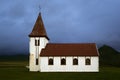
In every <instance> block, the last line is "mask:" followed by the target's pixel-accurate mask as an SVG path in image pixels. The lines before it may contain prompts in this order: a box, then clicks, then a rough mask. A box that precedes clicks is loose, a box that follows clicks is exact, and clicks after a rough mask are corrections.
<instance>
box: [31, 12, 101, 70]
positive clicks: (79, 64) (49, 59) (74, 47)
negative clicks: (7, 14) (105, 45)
mask: <svg viewBox="0 0 120 80" xmlns="http://www.w3.org/2000/svg"><path fill="white" fill-rule="evenodd" d="M29 39H30V41H29V51H30V52H29V53H30V56H29V71H34V72H38V71H39V72H99V53H98V49H97V46H96V44H95V43H49V37H48V36H47V33H46V30H45V27H44V24H43V20H42V17H41V13H39V15H38V18H37V20H36V23H35V25H34V27H33V30H32V32H31V33H30V34H29Z"/></svg>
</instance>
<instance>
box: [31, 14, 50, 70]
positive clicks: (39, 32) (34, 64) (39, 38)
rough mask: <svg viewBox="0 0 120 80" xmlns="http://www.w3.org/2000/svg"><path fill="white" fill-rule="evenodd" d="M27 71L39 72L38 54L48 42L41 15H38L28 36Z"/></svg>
mask: <svg viewBox="0 0 120 80" xmlns="http://www.w3.org/2000/svg"><path fill="white" fill-rule="evenodd" d="M29 39H30V41H29V47H30V48H29V52H30V56H29V70H30V71H40V63H39V62H40V61H39V60H40V59H39V56H40V53H41V50H42V49H43V48H45V46H46V44H47V43H48V42H49V38H48V36H47V33H46V30H45V27H44V24H43V21H42V17H41V13H39V15H38V18H37V20H36V23H35V25H34V27H33V30H32V32H31V33H30V34H29Z"/></svg>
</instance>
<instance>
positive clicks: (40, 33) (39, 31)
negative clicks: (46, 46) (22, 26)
mask: <svg viewBox="0 0 120 80" xmlns="http://www.w3.org/2000/svg"><path fill="white" fill-rule="evenodd" d="M29 37H46V38H47V39H48V40H49V38H48V36H47V33H46V30H45V27H44V24H43V21H42V17H41V13H39V15H38V18H37V20H36V23H35V25H34V27H33V30H32V32H31V33H30V34H29Z"/></svg>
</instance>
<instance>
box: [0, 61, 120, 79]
mask: <svg viewBox="0 0 120 80" xmlns="http://www.w3.org/2000/svg"><path fill="white" fill-rule="evenodd" d="M26 65H27V62H24V61H22V62H20V61H17V62H13V61H12V62H6V61H5V62H0V80H120V67H110V66H106V67H100V72H99V73H80V72H74V73H70V72H69V73H63V72H62V73H57V72H55V73H40V72H29V71H28V69H27V68H26V67H25V66H26Z"/></svg>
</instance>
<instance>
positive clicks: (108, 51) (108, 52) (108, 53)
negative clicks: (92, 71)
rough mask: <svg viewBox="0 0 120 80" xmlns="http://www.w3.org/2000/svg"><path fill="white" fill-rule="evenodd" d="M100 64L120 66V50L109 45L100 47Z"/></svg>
mask: <svg viewBox="0 0 120 80" xmlns="http://www.w3.org/2000/svg"><path fill="white" fill-rule="evenodd" d="M99 54H100V65H113V66H120V52H118V51H116V50H115V49H113V48H112V47H110V46H108V45H103V46H102V47H100V48H99Z"/></svg>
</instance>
